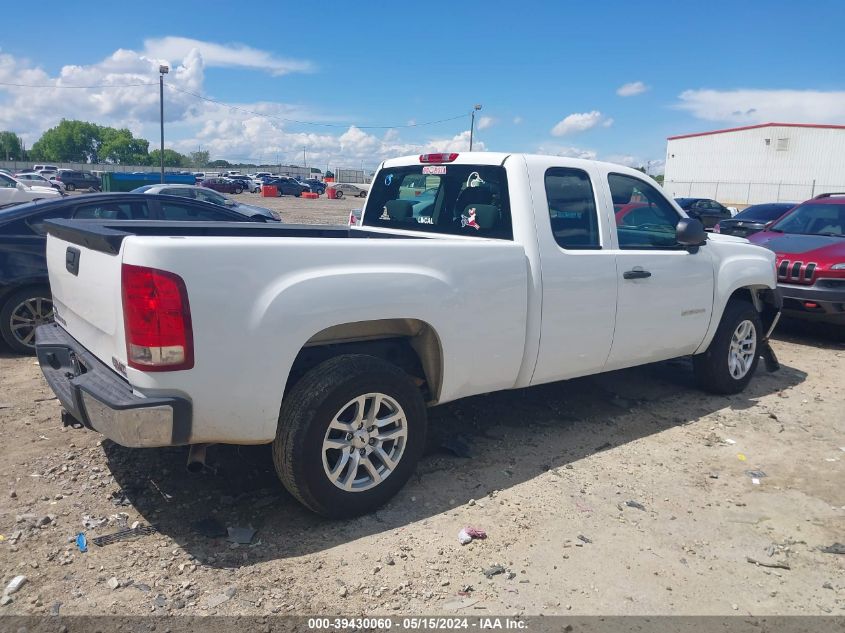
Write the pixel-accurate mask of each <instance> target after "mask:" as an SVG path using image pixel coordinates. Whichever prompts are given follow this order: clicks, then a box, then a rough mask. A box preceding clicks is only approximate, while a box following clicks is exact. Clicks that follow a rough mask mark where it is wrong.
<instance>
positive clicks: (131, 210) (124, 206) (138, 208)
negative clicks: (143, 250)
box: [73, 201, 150, 220]
mask: <svg viewBox="0 0 845 633" xmlns="http://www.w3.org/2000/svg"><path fill="white" fill-rule="evenodd" d="M73 217H74V218H75V219H80V220H148V219H149V217H150V212H149V209H148V208H147V203H146V202H136V201H133V202H108V201H106V202H95V203H91V204H82V205H79V206H78V207H76V209H75V211H74V213H73Z"/></svg>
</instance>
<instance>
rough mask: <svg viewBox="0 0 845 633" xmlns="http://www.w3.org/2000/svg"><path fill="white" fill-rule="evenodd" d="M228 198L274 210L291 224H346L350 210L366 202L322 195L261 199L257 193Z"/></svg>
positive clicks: (359, 199) (358, 207) (358, 199)
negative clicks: (332, 198)
mask: <svg viewBox="0 0 845 633" xmlns="http://www.w3.org/2000/svg"><path fill="white" fill-rule="evenodd" d="M229 197H230V198H233V199H234V200H237V201H238V202H243V203H245V204H254V205H255V206H257V207H265V208H267V209H275V210H276V211H278V212H279V213H281V215H282V221H284V222H288V223H292V224H346V222H347V220H348V219H349V212H350V211H351V210H352V209H361V208H362V207H363V206H364V203H365V202H366V200H365V199H362V198H341V199H340V200H329V199H328V198H327V197H326V196H324V195H323V196H320V197H319V198H317V199H316V200H311V199H308V198H294V197H293V196H282V197H280V198H262V197H261V194H258V193H242V194H240V195H238V196H229Z"/></svg>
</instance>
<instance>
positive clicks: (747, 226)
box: [713, 202, 796, 237]
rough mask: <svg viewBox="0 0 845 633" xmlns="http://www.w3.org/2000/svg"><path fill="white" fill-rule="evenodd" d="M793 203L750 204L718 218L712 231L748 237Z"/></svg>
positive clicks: (764, 226)
mask: <svg viewBox="0 0 845 633" xmlns="http://www.w3.org/2000/svg"><path fill="white" fill-rule="evenodd" d="M795 204H796V203H795V202H769V203H766V204H755V205H752V206H750V207H747V208H745V209H743V210H742V211H740V212H739V213H737V214H736V215H735V216H734V217H732V218H728V219H727V220H719V223H718V224H717V225H716V226H714V227H713V232H714V233H724V234H726V235H738V236H739V237H748V236H749V235H752V234H754V233H756V232H757V231H762V230H763V229H764V228H766V225H767V224H768V223H769V222H772V221H773V220H777V219H778V218H779V217H780V216H782V215H783V214H784V213H786V212H787V211H789V210H790V209H791V208H792V207H794V206H795Z"/></svg>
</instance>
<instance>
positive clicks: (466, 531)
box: [458, 526, 487, 545]
mask: <svg viewBox="0 0 845 633" xmlns="http://www.w3.org/2000/svg"><path fill="white" fill-rule="evenodd" d="M485 538H487V532H485V531H484V530H479V529H478V528H474V527H469V526H467V527H465V528H462V529H461V531H460V532H458V542H459V543H460V544H461V545H466V544H467V543H471V542H472V540H473V539H485Z"/></svg>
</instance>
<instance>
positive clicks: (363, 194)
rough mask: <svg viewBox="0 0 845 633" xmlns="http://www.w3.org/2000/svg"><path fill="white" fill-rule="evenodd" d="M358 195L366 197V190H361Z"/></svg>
mask: <svg viewBox="0 0 845 633" xmlns="http://www.w3.org/2000/svg"><path fill="white" fill-rule="evenodd" d="M358 197H359V198H366V197H367V192H366V191H362V192H361V193H359V194H358Z"/></svg>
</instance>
